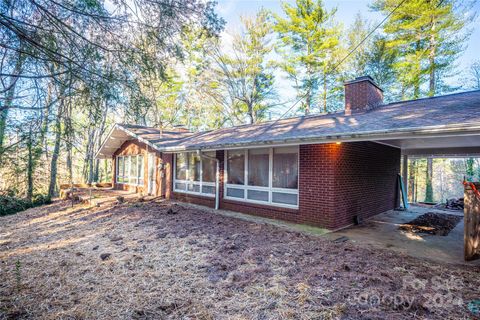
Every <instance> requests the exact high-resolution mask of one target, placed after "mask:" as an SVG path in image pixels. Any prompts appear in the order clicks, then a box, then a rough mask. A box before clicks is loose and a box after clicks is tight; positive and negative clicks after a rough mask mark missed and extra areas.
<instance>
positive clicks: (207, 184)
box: [173, 152, 217, 198]
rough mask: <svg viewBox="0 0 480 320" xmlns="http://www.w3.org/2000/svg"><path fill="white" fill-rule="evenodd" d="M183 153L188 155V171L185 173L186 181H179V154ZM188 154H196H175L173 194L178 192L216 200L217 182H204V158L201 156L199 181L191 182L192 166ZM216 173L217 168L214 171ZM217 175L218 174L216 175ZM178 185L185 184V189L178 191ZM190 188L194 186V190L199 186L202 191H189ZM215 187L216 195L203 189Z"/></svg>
mask: <svg viewBox="0 0 480 320" xmlns="http://www.w3.org/2000/svg"><path fill="white" fill-rule="evenodd" d="M179 153H183V154H185V155H186V157H187V158H186V163H187V169H186V173H185V180H179V179H177V154H179ZM188 153H190V154H195V152H178V153H174V154H173V169H174V170H173V192H178V193H186V194H192V195H196V196H200V197H208V198H215V196H216V192H215V188H216V186H215V185H216V182H206V181H203V156H202V155H200V165H199V168H200V173H199V181H194V180H190V164H189V158H188V155H187V154H188ZM213 170H214V171H216V166H215V167H214V169H213ZM215 174H217V173H215ZM177 183H183V184H185V189H177ZM189 186H192V188H194V187H195V186H198V188H199V190H200V191H198V192H197V191H191V190H188V188H189ZM204 186H205V187H213V188H214V193H205V192H202V191H203V187H204Z"/></svg>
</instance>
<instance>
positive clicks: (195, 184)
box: [173, 152, 216, 197]
mask: <svg viewBox="0 0 480 320" xmlns="http://www.w3.org/2000/svg"><path fill="white" fill-rule="evenodd" d="M215 172H216V161H215V152H205V153H204V154H203V155H202V156H200V155H198V154H197V153H196V152H183V153H177V154H175V177H174V181H173V189H174V191H175V192H183V193H192V194H199V195H204V196H209V197H214V196H215Z"/></svg>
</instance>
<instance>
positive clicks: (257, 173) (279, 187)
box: [225, 147, 298, 208]
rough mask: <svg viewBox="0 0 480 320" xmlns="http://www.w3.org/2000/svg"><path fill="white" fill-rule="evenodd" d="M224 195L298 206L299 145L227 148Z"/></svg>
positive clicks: (283, 205)
mask: <svg viewBox="0 0 480 320" xmlns="http://www.w3.org/2000/svg"><path fill="white" fill-rule="evenodd" d="M225 171H226V177H225V182H226V183H225V198H227V199H228V198H230V199H236V200H238V199H242V200H244V201H247V202H254V203H263V204H269V205H277V206H282V207H292V208H298V147H281V148H261V149H260V148H259V149H248V150H232V151H227V152H226V155H225Z"/></svg>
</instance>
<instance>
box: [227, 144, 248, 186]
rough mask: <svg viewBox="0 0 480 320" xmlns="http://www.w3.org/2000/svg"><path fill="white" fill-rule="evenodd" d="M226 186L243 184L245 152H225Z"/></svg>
mask: <svg viewBox="0 0 480 320" xmlns="http://www.w3.org/2000/svg"><path fill="white" fill-rule="evenodd" d="M227 157H228V158H227V176H228V181H227V183H228V184H240V185H243V184H245V151H244V150H240V151H228V152H227Z"/></svg>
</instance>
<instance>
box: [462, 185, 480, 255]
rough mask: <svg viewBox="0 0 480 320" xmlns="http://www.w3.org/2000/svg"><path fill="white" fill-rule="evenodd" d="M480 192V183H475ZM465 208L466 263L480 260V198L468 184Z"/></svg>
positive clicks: (466, 186)
mask: <svg viewBox="0 0 480 320" xmlns="http://www.w3.org/2000/svg"><path fill="white" fill-rule="evenodd" d="M475 186H476V188H477V190H480V183H475ZM464 198H465V206H464V211H463V212H464V223H465V227H464V228H465V229H464V251H465V261H471V260H475V259H479V258H480V196H479V195H478V194H476V193H475V192H474V190H473V188H472V187H471V185H470V184H469V183H468V184H467V185H465V194H464Z"/></svg>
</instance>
